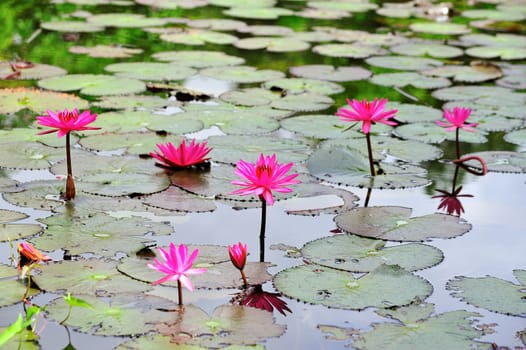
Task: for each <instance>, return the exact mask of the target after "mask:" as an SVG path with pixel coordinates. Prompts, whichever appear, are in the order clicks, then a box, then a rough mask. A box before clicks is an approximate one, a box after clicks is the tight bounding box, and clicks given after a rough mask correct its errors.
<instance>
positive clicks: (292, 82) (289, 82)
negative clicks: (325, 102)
mask: <svg viewBox="0 0 526 350" xmlns="http://www.w3.org/2000/svg"><path fill="white" fill-rule="evenodd" d="M263 87H264V88H265V89H269V90H283V91H285V92H287V94H300V93H305V92H313V93H317V94H321V95H334V94H339V93H340V92H343V90H344V89H343V86H341V85H340V84H336V83H332V82H329V81H323V80H318V79H306V78H284V79H276V80H270V81H266V82H265V83H263Z"/></svg>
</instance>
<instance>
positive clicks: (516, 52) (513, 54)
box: [466, 46, 526, 60]
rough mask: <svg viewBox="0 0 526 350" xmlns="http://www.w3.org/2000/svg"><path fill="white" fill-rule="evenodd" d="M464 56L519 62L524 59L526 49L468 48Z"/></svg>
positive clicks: (510, 47)
mask: <svg viewBox="0 0 526 350" xmlns="http://www.w3.org/2000/svg"><path fill="white" fill-rule="evenodd" d="M466 54H467V55H469V56H473V57H477V58H500V59H502V60H521V59H524V58H526V47H516V46H508V47H506V46H477V47H470V48H469V49H467V50H466Z"/></svg>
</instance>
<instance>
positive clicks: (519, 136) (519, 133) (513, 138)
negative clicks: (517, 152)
mask: <svg viewBox="0 0 526 350" xmlns="http://www.w3.org/2000/svg"><path fill="white" fill-rule="evenodd" d="M504 140H506V141H507V142H511V143H514V144H517V145H526V129H520V130H515V131H512V132H510V133H507V134H506V135H504Z"/></svg>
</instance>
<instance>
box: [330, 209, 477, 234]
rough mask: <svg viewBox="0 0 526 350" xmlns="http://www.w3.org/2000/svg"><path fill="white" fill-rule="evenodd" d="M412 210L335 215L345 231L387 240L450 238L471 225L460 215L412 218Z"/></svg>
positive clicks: (365, 211) (464, 231)
mask: <svg viewBox="0 0 526 350" xmlns="http://www.w3.org/2000/svg"><path fill="white" fill-rule="evenodd" d="M411 212H412V209H410V208H404V207H394V206H393V207H390V206H385V207H367V208H355V209H352V210H350V211H349V212H347V213H343V214H340V215H337V216H336V217H335V218H334V221H335V222H336V225H337V226H338V227H339V228H340V229H342V230H343V231H345V232H348V233H354V234H356V235H359V236H363V237H371V238H377V239H383V240H390V241H400V242H402V241H403V242H415V241H428V240H430V239H431V238H453V237H457V236H460V235H462V234H464V233H466V232H468V231H469V230H471V225H470V224H468V223H467V222H466V221H465V220H463V219H460V218H459V217H456V216H452V215H445V214H429V215H424V216H419V217H414V218H411V217H410V216H411Z"/></svg>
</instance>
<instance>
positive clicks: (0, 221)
mask: <svg viewBox="0 0 526 350" xmlns="http://www.w3.org/2000/svg"><path fill="white" fill-rule="evenodd" d="M25 218H27V215H25V214H24V213H20V212H18V211H12V210H7V209H0V242H6V241H10V242H12V241H15V240H17V239H20V238H27V237H31V236H34V235H36V234H37V233H39V232H41V231H42V227H41V226H40V225H38V224H17V223H13V221H18V220H23V219H25ZM0 266H1V265H0Z"/></svg>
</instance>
